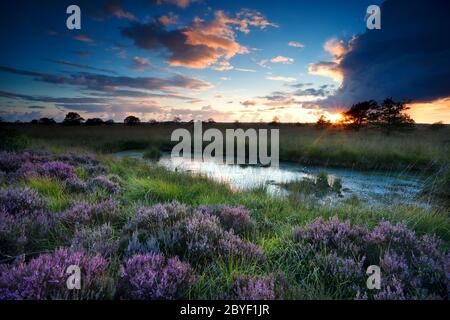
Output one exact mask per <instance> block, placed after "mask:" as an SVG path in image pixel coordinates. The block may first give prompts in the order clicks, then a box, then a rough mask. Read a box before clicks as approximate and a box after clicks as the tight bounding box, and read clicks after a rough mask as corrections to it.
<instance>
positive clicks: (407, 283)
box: [0, 147, 450, 299]
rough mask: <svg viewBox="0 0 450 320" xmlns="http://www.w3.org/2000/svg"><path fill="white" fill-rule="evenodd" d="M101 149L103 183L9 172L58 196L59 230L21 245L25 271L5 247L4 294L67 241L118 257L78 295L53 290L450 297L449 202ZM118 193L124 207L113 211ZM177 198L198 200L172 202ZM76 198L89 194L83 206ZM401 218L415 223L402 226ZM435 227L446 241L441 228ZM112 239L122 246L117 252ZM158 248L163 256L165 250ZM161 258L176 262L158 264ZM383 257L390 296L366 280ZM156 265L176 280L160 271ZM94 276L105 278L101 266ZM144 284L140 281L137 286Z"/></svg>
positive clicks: (137, 295)
mask: <svg viewBox="0 0 450 320" xmlns="http://www.w3.org/2000/svg"><path fill="white" fill-rule="evenodd" d="M56 149H60V148H59V147H57V148H56ZM70 150H71V152H73V151H74V150H73V149H70ZM59 152H62V150H59ZM77 154H79V155H82V154H83V152H82V151H79V152H77ZM96 158H97V159H99V160H100V163H101V165H103V166H105V167H106V172H107V175H103V176H102V177H104V178H105V179H109V180H108V181H109V182H107V183H105V181H103V180H105V179H103V178H102V179H103V180H102V181H100V182H101V183H98V184H95V183H94V186H97V185H98V186H100V187H96V188H94V189H88V190H90V191H87V192H86V191H80V190H78V189H77V188H73V186H74V185H75V184H74V183H73V182H72V181H71V180H68V179H69V178H68V179H66V177H62V175H61V174H60V173H59V174H56V173H55V172H57V171H48V172H50V173H46V174H43V173H42V174H41V173H39V174H35V173H33V174H29V175H25V176H24V177H23V178H17V179H16V180H14V182H12V183H11V182H10V181H11V180H3V182H2V185H3V187H4V190H11V189H13V188H20V187H30V188H31V189H32V190H36V191H37V192H38V194H39V195H40V196H41V197H43V198H44V199H45V201H46V202H47V208H48V211H49V213H50V216H51V217H53V218H50V219H55V220H54V221H53V222H52V227H51V228H50V231H49V232H47V233H45V234H44V235H43V236H39V237H35V238H33V239H31V241H30V243H29V244H27V245H26V246H25V247H26V249H22V251H20V250H19V251H18V252H16V254H25V257H26V261H28V265H27V264H25V265H24V264H22V265H20V266H19V267H15V269H14V268H12V263H13V261H12V260H13V259H12V258H13V257H14V254H8V255H5V254H2V255H3V258H2V263H4V264H3V266H2V267H0V298H1V297H2V294H3V298H5V297H6V298H12V297H14V296H13V295H11V292H13V293H14V294H18V293H17V292H19V293H20V292H21V291H20V290H22V289H21V287H20V286H19V285H18V284H16V283H17V282H18V283H20V282H21V281H22V280H21V279H23V274H19V275H18V274H13V275H11V274H10V273H14V272H16V273H17V272H30V270H29V269H27V268H31V267H32V266H34V265H35V264H38V262H39V261H37V262H36V260H32V259H41V258H40V257H42V254H44V253H45V252H50V253H53V252H56V253H55V255H57V257H56V258H55V257H54V256H51V257H48V258H45V259H50V261H52V260H51V259H52V258H53V259H57V260H58V261H60V260H61V257H60V256H58V255H63V256H65V255H69V258H70V257H71V256H70V253H67V252H66V251H55V250H57V249H58V248H69V249H68V250H75V249H80V248H81V249H82V250H85V251H86V252H88V255H90V256H92V255H95V254H100V255H101V256H103V258H101V259H104V261H103V260H102V261H103V263H104V264H105V266H106V267H105V270H103V273H102V274H101V277H100V279H101V280H98V281H97V282H92V283H89V284H86V285H89V286H90V287H89V288H84V287H83V290H84V291H83V290H82V292H91V291H94V292H95V294H92V293H90V294H86V295H83V294H82V296H75V297H74V296H65V295H64V293H63V294H61V293H59V291H57V293H54V292H53V291H50V292H51V294H50V293H47V292H46V293H45V294H47V296H46V295H44V296H43V297H44V298H55V297H56V298H61V297H63V298H89V299H92V298H96V299H111V298H122V299H161V298H162V299H173V298H188V299H224V298H228V299H236V298H238V299H275V298H276V299H318V298H332V299H353V298H369V299H371V298H374V299H405V298H406V299H410V298H414V297H416V298H425V297H427V298H445V295H446V293H445V292H446V289H445V283H446V280H445V277H446V276H445V273H443V272H442V270H443V268H445V267H446V266H448V265H445V264H446V263H448V261H449V259H448V258H449V256H448V255H447V254H446V253H445V252H447V248H448V244H449V243H450V220H449V217H448V214H447V213H446V212H442V211H438V210H423V209H420V208H415V207H406V206H405V207H396V208H390V209H389V208H384V209H383V208H372V209H369V208H367V207H364V206H363V205H360V204H355V203H347V204H345V203H344V204H342V205H341V206H339V207H324V206H320V205H318V204H317V203H315V202H314V201H311V202H308V201H307V202H305V201H304V200H299V198H297V197H288V198H274V197H270V196H268V195H267V194H266V192H265V190H263V189H260V190H254V191H248V192H233V191H231V190H230V189H229V188H228V187H227V186H226V185H224V184H220V183H216V182H213V181H210V180H208V179H206V178H203V177H198V176H194V177H193V176H191V175H188V174H183V173H178V172H170V171H168V170H166V169H164V168H161V167H158V166H156V165H148V163H145V162H143V161H139V160H134V159H116V158H113V157H111V156H108V155H96ZM33 170H37V171H35V172H40V171H39V170H38V169H33ZM75 173H76V177H77V178H76V179H77V181H78V182H79V183H88V184H89V183H90V182H89V181H93V180H92V179H94V181H96V180H95V179H96V178H95V175H96V174H91V173H89V172H88V170H87V169H86V168H85V167H83V166H81V167H80V166H76V168H75ZM93 177H94V178H93ZM71 178H73V177H70V179H71ZM97 180H99V179H97ZM100 180H101V179H100ZM97 182H98V181H97ZM111 186H118V187H117V188H116V187H111ZM83 188H85V187H83ZM83 188H81V189H83ZM5 199H7V196H5V195H3V198H2V199H0V200H1V201H0V204H2V205H5V206H6V204H7V200H5ZM108 199H110V200H111V199H112V200H113V201H114V202H115V205H113V206H112V207H111V205H109V204H108V205H106V208H104V209H102V206H105V205H104V203H105V201H109V200H108ZM2 201H3V203H2ZM173 201H176V202H177V203H180V204H184V205H186V206H187V207H186V206H184V205H179V204H170V205H166V204H164V203H172V202H173ZM74 202H75V203H78V204H79V203H83V205H81V208H82V209H80V205H78V207H77V205H76V204H74ZM159 204H163V205H162V207H161V205H159ZM155 205H156V207H153V206H155ZM216 205H226V206H225V207H223V206H222V207H221V206H219V207H217V206H216ZM89 206H93V207H89ZM167 206H168V207H167ZM199 206H200V208H199ZM241 206H243V207H245V208H246V209H244V208H243V207H241ZM86 208H87V209H86ZM189 208H193V209H189ZM195 208H199V209H195ZM102 210H103V211H102ZM191 210H194V212H193V211H191ZM247 210H248V211H247ZM0 211H1V210H0ZM204 214H206V216H205V215H204ZM84 215H87V217H86V218H84ZM214 215H216V217H219V219H218V220H217V219H216V218H214V217H213V216H214ZM81 216H83V218H81ZM164 217H166V218H164ZM205 217H206V218H205ZM332 217H334V218H333V219H331V220H330V218H332ZM318 218H319V220H317V219H318ZM80 219H81V220H80ZM154 219H156V220H154ZM321 219H323V220H321ZM346 220H348V224H347V223H345V222H344V221H346ZM5 221H6V220H5ZM158 221H159V222H158ZM386 221H389V222H390V223H388V224H386V223H387V222H386ZM398 222H402V223H405V224H406V225H396V223H398ZM230 226H232V228H231V227H230ZM239 226H244V228H242V230H241V229H240V227H239ZM295 226H296V228H294V227H295ZM360 227H362V228H363V229H359V228H360ZM10 228H12V227H10ZM227 228H231V229H234V232H233V231H226V229H227ZM3 229H7V228H6V227H3ZM27 230H28V229H27ZM364 230H365V231H364ZM7 231H8V230H6V235H8V232H7ZM230 232H231V233H230ZM0 234H1V235H2V236H3V235H4V234H2V233H1V232H0ZM431 234H435V235H437V236H438V237H439V238H440V239H442V240H443V242H441V241H440V240H438V239H437V238H433V237H431V238H430V237H429V235H431ZM422 236H424V238H422ZM174 237H175V238H174ZM5 238H7V237H6V236H5V237H3V238H0V239H1V241H3V242H0V244H1V245H0V248H1V249H2V252H3V251H4V250H9V249H11V247H10V246H11V245H10V244H8V243H7V242H5V241H6V240H5ZM203 241H206V242H203ZM210 243H211V245H209V244H210ZM230 243H231V244H230ZM109 244H114V245H111V246H112V247H114V249H113V250H111V249H110V247H109ZM255 245H256V247H255ZM105 247H107V248H108V249H104V248H105ZM74 248H75V249H74ZM230 248H232V249H230ZM350 249H351V250H350ZM105 250H106V251H105ZM230 250H231V251H230ZM348 250H350V251H348ZM409 250H410V251H409ZM69 252H70V251H69ZM105 252H107V253H105ZM156 252H157V253H158V254H159V256H154V254H156ZM39 254H41V255H39ZM400 254H401V255H402V256H400ZM403 255H404V256H403ZM175 256H176V258H175ZM155 257H156V258H158V259H163V260H161V261H166V262H165V263H166V264H165V265H164V262H161V261H159V260H158V261H159V262H155V259H156V258H155ZM164 257H166V258H167V259H169V258H170V259H172V260H170V259H169V260H164ZM69 258H67V259H69ZM42 259H43V260H44V261H45V259H44V258H42ZM98 259H100V258H98ZM174 259H175V260H174ZM178 259H180V260H178ZM399 259H400V260H399ZM402 259H403V260H404V259H406V260H405V261H403V260H402ZM415 259H418V260H417V261H416V260H415ZM421 259H422V260H423V261H422V260H421ZM69 260H70V259H69ZM63 261H64V259H63ZM66 261H68V260H66ZM430 261H432V263H433V265H431V266H430ZM41 262H42V261H41ZM374 262H376V263H377V264H381V265H382V266H384V268H385V269H386V275H385V277H386V278H385V279H386V281H385V282H384V283H385V284H384V287H383V288H382V291H381V292H380V293H379V294H378V295H376V294H375V293H372V292H368V291H367V290H366V289H365V280H366V276H365V268H366V267H367V265H368V263H374ZM22 263H24V262H22ZM161 263H162V264H161ZM424 263H425V264H424ZM155 264H156V266H155ZM402 266H403V267H402ZM86 268H88V267H86ZM399 268H400V269H399ZM401 268H407V269H408V270H404V271H408V272H407V274H408V276H406V278H405V277H404V276H403V272H402V269H401ZM433 268H434V269H433ZM13 269H14V270H20V271H12V270H13ZM5 270H7V271H5ZM23 270H25V271H23ZM149 270H150V271H151V272H150V271H149ZM188 270H189V271H188ZM148 272H150V274H149V273H148ZM152 272H153V273H152ZM155 273H156V275H157V277H159V278H163V279H166V280H164V281H166V282H167V283H166V282H164V283H160V282H154V281H153V282H151V280H148V279H152V277H155ZM93 274H94V273H93ZM175 275H176V276H175ZM188 275H189V277H188ZM14 276H16V277H17V278H16V279H15V282H14V283H15V284H14V285H11V283H10V281H11V279H14ZM91 277H92V278H93V279H96V278H95V274H94V275H91ZM173 277H175V278H173ZM402 277H403V278H402ZM176 279H179V280H176ZM8 281H9V282H8ZM36 281H37V282H38V283H39V281H38V280H36ZM161 281H162V280H161ZM64 283H65V282H63V284H64ZM99 283H100V284H99ZM136 283H139V284H140V285H139V286H138V287H136ZM44 284H45V283H44ZM44 284H43V283H40V285H41V286H44V287H45V285H44ZM29 285H30V284H27V286H29ZM11 286H13V288H12V289H11ZM16 286H18V288H16ZM2 290H3V291H2ZM45 290H47V289H45ZM48 290H50V289H48ZM52 290H53V289H52ZM5 292H7V293H8V294H9V295H8V294H5ZM63 292H66V291H64V290H63ZM142 292H144V294H143V293H142ZM22 298H23V297H22ZM25 298H26V297H25Z"/></svg>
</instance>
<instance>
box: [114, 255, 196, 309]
mask: <svg viewBox="0 0 450 320" xmlns="http://www.w3.org/2000/svg"><path fill="white" fill-rule="evenodd" d="M191 272H192V271H191V267H190V266H189V264H187V263H184V262H181V261H180V260H179V259H178V257H174V258H170V259H166V258H165V257H164V256H163V255H162V254H146V255H135V256H133V257H131V258H129V259H128V260H127V261H126V262H125V265H124V266H123V268H122V275H121V280H120V284H119V288H120V289H119V292H120V297H121V298H122V299H138V300H159V299H166V300H167V299H181V298H184V297H185V294H186V292H187V290H188V288H189V286H190V285H191V284H192V283H193V281H194V277H193V276H192V274H191Z"/></svg>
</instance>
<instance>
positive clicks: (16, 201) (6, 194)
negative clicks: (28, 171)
mask: <svg viewBox="0 0 450 320" xmlns="http://www.w3.org/2000/svg"><path fill="white" fill-rule="evenodd" d="M1 209H3V210H5V211H6V212H7V213H9V214H12V215H14V214H17V213H21V214H26V213H32V212H34V211H43V210H46V209H47V203H46V201H45V200H44V199H42V198H41V197H40V196H39V195H38V194H37V192H36V191H34V190H32V189H30V188H13V189H6V188H1V189H0V210H1Z"/></svg>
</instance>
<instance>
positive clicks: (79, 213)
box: [60, 199, 121, 225]
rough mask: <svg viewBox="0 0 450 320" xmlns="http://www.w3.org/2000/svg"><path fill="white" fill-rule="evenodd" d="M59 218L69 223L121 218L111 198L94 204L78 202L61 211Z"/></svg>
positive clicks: (86, 223) (90, 222) (112, 221)
mask: <svg viewBox="0 0 450 320" xmlns="http://www.w3.org/2000/svg"><path fill="white" fill-rule="evenodd" d="M60 219H61V220H62V221H63V222H66V223H69V224H82V225H93V224H102V223H105V222H110V223H116V222H118V221H120V219H121V211H120V207H119V205H118V203H117V202H115V201H114V200H112V199H108V200H106V201H102V202H98V203H94V204H89V203H85V202H79V203H74V204H73V205H72V206H71V207H70V208H69V209H67V210H65V211H63V212H62V213H61V214H60Z"/></svg>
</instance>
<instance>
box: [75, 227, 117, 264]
mask: <svg viewBox="0 0 450 320" xmlns="http://www.w3.org/2000/svg"><path fill="white" fill-rule="evenodd" d="M118 248H119V242H118V240H116V239H114V230H113V228H112V227H111V225H109V224H103V225H101V226H100V227H97V228H87V227H82V228H80V229H79V230H77V232H76V233H75V236H74V237H73V239H72V240H71V242H70V249H71V250H73V251H84V252H86V253H89V254H100V255H101V256H103V257H111V256H113V255H115V254H116V253H117V250H118Z"/></svg>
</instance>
